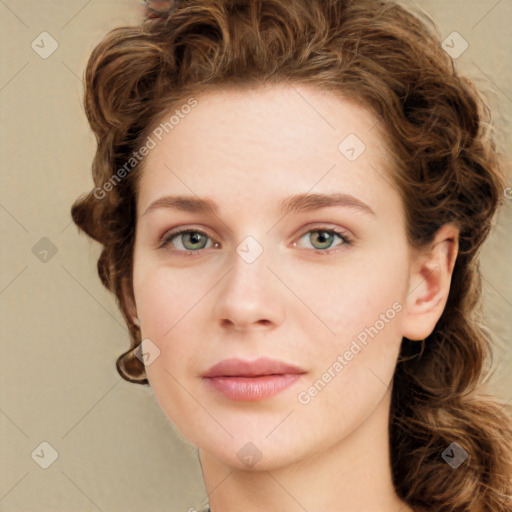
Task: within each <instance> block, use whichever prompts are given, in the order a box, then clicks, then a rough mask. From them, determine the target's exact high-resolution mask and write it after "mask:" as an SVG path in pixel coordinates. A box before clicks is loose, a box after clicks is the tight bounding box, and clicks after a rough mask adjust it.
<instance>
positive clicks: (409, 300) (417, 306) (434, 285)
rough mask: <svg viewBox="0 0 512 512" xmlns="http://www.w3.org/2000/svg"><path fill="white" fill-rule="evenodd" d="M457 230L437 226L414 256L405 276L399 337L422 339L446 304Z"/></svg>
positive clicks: (455, 248) (455, 249) (453, 261)
mask: <svg viewBox="0 0 512 512" xmlns="http://www.w3.org/2000/svg"><path fill="white" fill-rule="evenodd" d="M458 239H459V229H458V228H457V227H456V226H455V225H454V224H451V223H449V224H444V225H443V226H441V228H439V230H438V231H437V233H436V236H435V238H434V240H433V242H432V243H431V244H430V245H429V246H428V247H426V248H425V249H424V250H423V251H421V252H420V254H418V255H417V256H415V259H414V261H413V262H412V265H411V271H410V275H409V289H408V291H407V296H406V300H405V308H404V310H405V311H404V316H403V324H402V326H403V328H402V336H404V337H406V338H408V339H410V340H423V339H425V338H426V337H427V336H429V335H430V334H431V333H432V331H433V330H434V327H435V325H436V323H437V322H438V321H439V318H441V315H442V313H443V311H444V308H445V306H446V302H447V300H448V295H449V293H450V284H451V277H452V273H453V269H454V267H455V262H456V259H457V254H458V248H459V245H458Z"/></svg>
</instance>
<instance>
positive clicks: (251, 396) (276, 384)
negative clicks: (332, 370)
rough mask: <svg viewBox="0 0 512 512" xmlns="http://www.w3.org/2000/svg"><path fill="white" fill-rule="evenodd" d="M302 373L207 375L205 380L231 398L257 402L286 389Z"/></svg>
mask: <svg viewBox="0 0 512 512" xmlns="http://www.w3.org/2000/svg"><path fill="white" fill-rule="evenodd" d="M301 375H302V374H297V373H294V374H289V373H287V374H283V375H264V376H262V377H207V378H205V379H204V380H205V381H206V383H207V384H208V385H209V386H211V387H212V388H213V389H215V390H217V391H218V392H220V393H221V394H222V395H224V396H225V397H226V398H229V399H230V400H244V401H249V402H255V401H257V400H263V399H264V398H269V397H271V396H274V395H277V394H278V393H280V392H281V391H284V390H285V389H286V388H288V387H290V386H291V385H292V384H293V383H294V382H296V381H297V380H298V379H300V377H301Z"/></svg>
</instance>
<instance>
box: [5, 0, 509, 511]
mask: <svg viewBox="0 0 512 512" xmlns="http://www.w3.org/2000/svg"><path fill="white" fill-rule="evenodd" d="M403 3H404V4H405V5H407V6H409V7H411V8H413V9H423V10H424V11H426V12H427V13H428V14H429V15H430V16H431V17H432V18H433V19H434V20H435V21H436V22H437V23H438V25H439V28H440V32H441V35H442V38H445V37H447V36H448V35H449V34H450V33H452V32H453V31H457V32H459V33H460V34H461V35H462V36H463V37H464V39H466V40H467V41H468V43H469V48H468V49H467V51H466V52H465V53H463V54H462V55H461V56H460V57H459V58H458V59H457V60H456V62H457V66H458V67H459V68H460V69H461V70H462V71H463V72H464V73H465V74H467V75H469V76H470V77H471V78H473V79H474V81H475V82H476V83H477V85H478V86H480V87H481V88H484V89H485V91H486V95H487V96H488V97H489V101H490V103H491V105H492V106H493V107H494V108H495V111H496V123H497V125H498V127H500V129H501V133H502V135H501V136H500V144H501V145H502V147H503V148H510V147H511V142H512V141H511V135H510V122H509V121H510V119H511V114H512V99H511V98H512V87H511V83H512V80H511V71H510V69H511V67H510V55H511V53H512V40H511V36H510V34H511V32H510V20H511V19H512V2H511V1H510V0H501V1H497V0H489V1H480V0H471V1H467V0H457V1H451V2H446V1H442V0H421V1H420V0H416V1H415V2H412V1H411V0H403ZM139 10H140V4H139V3H138V2H136V1H135V0H133V1H132V0H108V1H107V0H89V1H85V0H66V1H64V0H59V1H57V0H53V1H39V0H38V1H36V0H31V1H29V0H0V15H1V20H2V21H1V25H2V26H1V36H0V37H1V48H2V50H1V51H2V59H1V62H2V65H1V71H0V72H1V76H0V102H1V114H0V115H1V123H2V139H1V152H0V155H1V159H2V178H1V185H2V186H1V193H0V226H1V238H2V245H1V275H0V308H1V334H2V343H3V345H2V352H1V354H2V358H1V413H0V429H1V433H0V436H1V444H0V448H1V457H2V462H1V466H0V476H1V478H0V510H2V511H16V512H33V511H51V512H60V511H71V512H94V511H98V510H99V511H103V512H113V511H124V512H128V511H137V512H140V511H148V512H153V511H164V510H165V511H166V512H175V511H176V512H177V511H183V512H185V511H188V510H189V508H190V507H195V508H199V507H201V506H202V505H203V504H204V503H205V502H206V501H205V498H206V496H205V490H204V486H203V483H202V479H201V473H200V470H199V464H198V462H197V458H196V453H195V449H194V448H193V447H192V446H190V445H188V444H187V443H185V442H184V441H183V440H181V439H180V437H179V435H178V434H176V432H175V431H174V430H173V428H172V426H171V425H170V423H169V422H168V420H167V419H166V417H165V416H164V415H163V413H162V412H161V411H160V409H159V406H158V405H157V403H156V401H155V399H154V397H153V396H152V393H151V390H150V389H145V388H143V387H140V386H137V385H132V384H129V383H127V382H125V381H123V380H121V378H120V377H119V376H118V374H117V372H116V370H115V366H114V363H115V359H116V357H117V356H118V355H119V354H120V353H121V352H122V351H124V350H125V349H126V348H127V346H128V335H127V332H126V328H125V327H124V324H123V321H122V319H121V315H120V313H119V312H118V311H117V308H116V305H115V302H114V300H113V297H112V296H110V295H109V294H108V293H107V291H106V290H105V289H104V288H103V287H102V286H101V284H100V281H99V279H98V277H97V274H96V267H95V264H96V259H97V256H98V254H99V248H98V246H97V245H96V244H93V243H91V242H90V241H89V240H88V239H87V238H86V237H85V236H84V235H78V232H77V229H76V227H75V226H74V225H73V224H71V218H70V213H69V211H70V206H71V203H72V202H73V200H74V199H75V198H76V197H77V196H78V195H79V194H81V193H83V192H85V191H88V190H89V189H90V188H91V187H92V178H91V176H90V163H91V159H92V156H93V152H94V139H93V136H92V134H91V133H90V132H89V128H88V125H87V123H86V119H85V116H84V114H83V111H82V107H81V95H82V84H81V76H82V72H83V69H84V66H85V63H86V59H87V56H88V54H89V53H90V51H91V50H92V48H93V46H95V44H96V43H97V42H99V40H100V39H101V38H102V37H103V35H104V34H105V33H106V32H107V31H108V30H109V29H110V28H113V27H115V26H118V25H121V24H125V23H130V22H135V21H137V19H138V16H139ZM45 31H46V32H48V33H49V34H50V35H51V36H52V37H53V38H54V39H55V40H56V42H57V43H58V48H57V50H56V51H55V52H54V53H53V54H52V55H50V56H49V57H48V58H47V59H43V58H41V57H40V56H39V55H38V53H36V51H34V50H33V49H32V48H31V43H32V41H34V40H36V43H37V41H40V37H39V34H41V32H45ZM44 37H47V36H44ZM45 48H46V50H45V51H47V50H48V49H49V48H50V46H49V40H48V39H47V40H46V43H45ZM42 50H43V49H42V48H41V49H40V51H42ZM507 150H508V149H507ZM509 154H510V153H509ZM507 185H508V186H512V180H511V179H510V178H509V179H508V183H507ZM511 204H512V200H508V201H507V206H508V207H507V208H503V209H502V210H501V212H500V215H499V218H498V222H497V226H496V230H495V232H494V234H493V236H492V239H491V240H490V241H489V242H488V243H487V245H486V246H485V248H484V251H483V262H482V269H483V271H484V284H485V308H486V312H487V322H488V324H489V326H490V327H491V328H492V329H493V330H494V331H495V332H496V334H497V339H498V341H499V343H500V347H499V348H498V351H497V359H496V363H497V364H496V366H497V372H496V374H495V377H494V380H493V388H494V390H495V391H496V392H497V393H498V394H500V395H501V396H502V397H503V398H504V399H505V400H510V399H512V385H511V384H512V378H511V375H512V371H511V370H512V361H511V357H510V343H511V334H512V329H511V324H510V321H509V319H510V316H511V314H512V293H511V288H510V284H509V283H510V282H511V281H512V280H511V277H512V276H511V274H512V272H511V266H510V261H512V259H511V256H512V247H511V245H512V242H511V237H512V229H511V224H512V212H511V208H510V206H511ZM43 237H46V238H47V239H48V240H49V241H48V240H43V241H41V239H42V238H43ZM34 246H35V249H33V248H34ZM44 249H46V250H48V251H49V252H48V253H47V255H46V259H47V261H46V262H43V261H41V260H40V258H41V257H44V253H41V252H40V251H41V250H44ZM52 250H53V252H54V251H55V250H56V253H55V254H53V253H52ZM38 251H39V253H38ZM35 253H36V254H35ZM42 442H47V443H49V444H50V445H51V446H52V447H53V449H55V450H56V452H57V453H58V458H57V459H56V460H55V462H54V463H53V464H52V465H51V466H50V467H49V468H48V469H42V468H41V467H40V466H39V465H38V464H37V463H36V462H35V460H33V458H32V456H31V454H32V453H33V452H34V450H36V448H37V450H36V454H39V455H40V456H39V457H37V455H34V459H36V460H38V461H42V460H43V459H44V457H49V454H50V449H49V448H44V447H43V450H44V453H45V456H44V457H42V456H41V448H40V447H39V446H40V443H42ZM38 447H39V448H38ZM45 460H48V458H46V459H45Z"/></svg>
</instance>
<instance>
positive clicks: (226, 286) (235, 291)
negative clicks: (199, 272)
mask: <svg viewBox="0 0 512 512" xmlns="http://www.w3.org/2000/svg"><path fill="white" fill-rule="evenodd" d="M267 263H268V261H267V258H266V255H265V252H264V253H263V254H261V255H260V256H259V258H257V259H256V261H253V262H252V263H248V262H247V261H245V260H244V259H243V258H242V257H240V256H239V255H238V254H237V253H235V254H234V255H233V267H232V268H231V271H230V272H228V274H227V276H226V277H225V278H224V279H223V280H222V283H221V287H220V288H219V290H220V292H219V295H218V296H217V300H216V303H215V310H214V313H215V318H216V321H218V322H219V323H220V325H221V327H222V328H224V329H228V330H229V329H231V330H234V331H247V330H271V329H275V328H276V327H277V326H279V325H281V324H282V323H283V322H284V319H285V306H284V304H283V297H284V296H283V289H282V283H280V282H279V280H278V279H277V278H276V276H275V275H274V274H273V273H272V272H271V271H270V270H269V269H268V268H267Z"/></svg>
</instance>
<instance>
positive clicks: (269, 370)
mask: <svg viewBox="0 0 512 512" xmlns="http://www.w3.org/2000/svg"><path fill="white" fill-rule="evenodd" d="M287 373H306V371H305V370H303V369H302V368H299V367H298V366H294V365H292V364H288V363H285V362H283V361H278V360H277V359H269V358H268V357H261V358H259V359H255V360H254V361H247V360H244V359H238V358H232V359H224V360H223V361H221V362H220V363H217V364H214V365H213V366H212V367H211V368H210V369H209V370H208V371H207V372H206V373H204V374H203V377H235V376H236V377H256V376H261V375H283V374H287Z"/></svg>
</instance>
